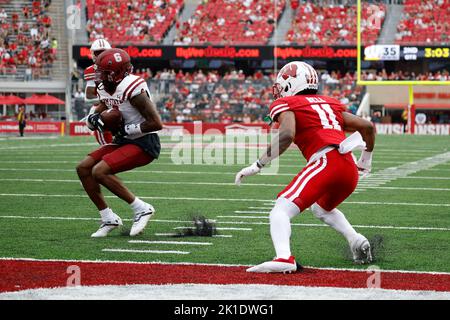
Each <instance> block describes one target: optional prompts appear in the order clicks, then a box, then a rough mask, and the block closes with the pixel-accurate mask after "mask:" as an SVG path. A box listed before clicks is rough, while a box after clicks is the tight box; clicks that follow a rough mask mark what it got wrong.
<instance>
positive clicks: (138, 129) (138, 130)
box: [125, 124, 142, 135]
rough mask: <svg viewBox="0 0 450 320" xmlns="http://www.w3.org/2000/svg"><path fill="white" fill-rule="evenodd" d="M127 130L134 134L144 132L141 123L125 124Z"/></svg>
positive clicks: (129, 133) (128, 132)
mask: <svg viewBox="0 0 450 320" xmlns="http://www.w3.org/2000/svg"><path fill="white" fill-rule="evenodd" d="M125 132H126V133H127V135H134V134H140V133H142V130H141V125H140V124H127V125H126V126H125Z"/></svg>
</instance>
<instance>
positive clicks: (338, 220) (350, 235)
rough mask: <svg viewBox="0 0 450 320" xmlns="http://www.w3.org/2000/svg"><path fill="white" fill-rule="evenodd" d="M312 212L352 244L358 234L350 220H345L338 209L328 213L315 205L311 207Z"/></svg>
mask: <svg viewBox="0 0 450 320" xmlns="http://www.w3.org/2000/svg"><path fill="white" fill-rule="evenodd" d="M311 211H312V212H313V213H314V215H315V216H316V218H318V219H320V220H321V221H323V222H325V223H326V224H327V225H329V226H330V227H332V228H333V229H334V230H336V231H337V232H339V233H340V234H342V235H343V236H344V237H345V239H347V241H348V242H351V241H352V240H353V239H354V237H355V236H356V235H357V234H358V233H357V232H356V231H355V229H353V227H352V226H351V224H350V222H348V220H347V219H346V218H345V216H344V214H343V213H342V212H341V211H340V210H339V209H337V208H335V209H333V210H331V211H326V210H325V209H323V208H322V207H320V206H319V205H318V204H317V203H314V204H313V205H312V206H311Z"/></svg>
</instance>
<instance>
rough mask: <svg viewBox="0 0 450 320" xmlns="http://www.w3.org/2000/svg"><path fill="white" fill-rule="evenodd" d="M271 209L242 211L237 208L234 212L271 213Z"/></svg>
mask: <svg viewBox="0 0 450 320" xmlns="http://www.w3.org/2000/svg"><path fill="white" fill-rule="evenodd" d="M270 210H272V209H269V211H240V210H236V211H234V213H265V214H269V213H270Z"/></svg>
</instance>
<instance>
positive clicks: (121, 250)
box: [102, 249, 190, 254]
mask: <svg viewBox="0 0 450 320" xmlns="http://www.w3.org/2000/svg"><path fill="white" fill-rule="evenodd" d="M102 251H104V252H129V253H156V254H190V252H189V251H174V250H134V249H102Z"/></svg>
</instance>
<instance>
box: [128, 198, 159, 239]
mask: <svg viewBox="0 0 450 320" xmlns="http://www.w3.org/2000/svg"><path fill="white" fill-rule="evenodd" d="M147 204H148V203H147ZM154 214H155V208H153V206H152V205H151V204H148V207H147V209H146V210H144V211H141V212H139V213H135V214H134V219H133V226H132V227H131V231H130V236H131V237H134V236H137V235H138V234H140V233H141V232H142V231H144V229H145V227H146V226H147V223H148V221H149V220H150V218H151V217H153V215H154Z"/></svg>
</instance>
